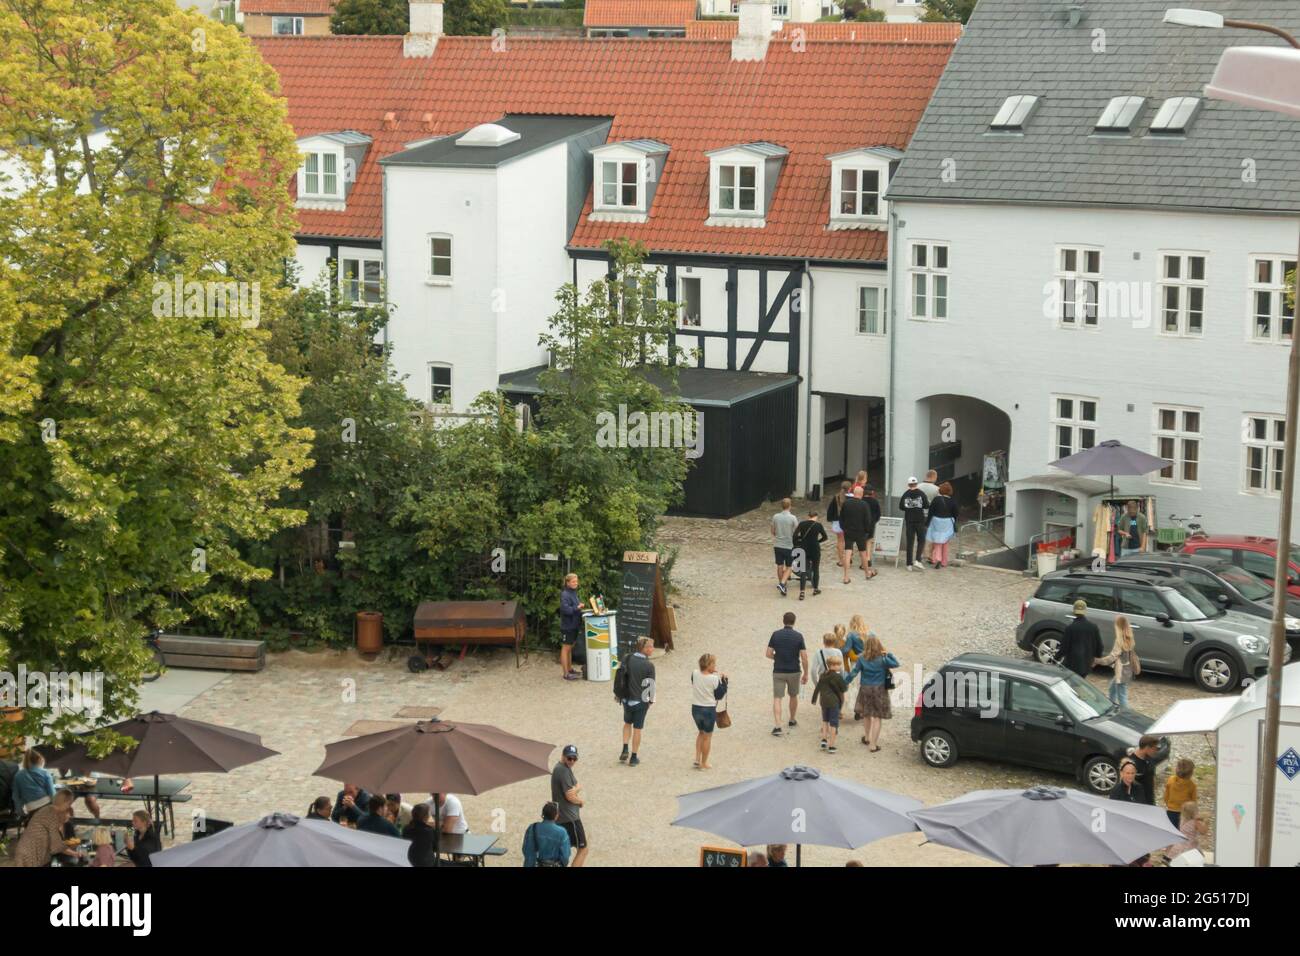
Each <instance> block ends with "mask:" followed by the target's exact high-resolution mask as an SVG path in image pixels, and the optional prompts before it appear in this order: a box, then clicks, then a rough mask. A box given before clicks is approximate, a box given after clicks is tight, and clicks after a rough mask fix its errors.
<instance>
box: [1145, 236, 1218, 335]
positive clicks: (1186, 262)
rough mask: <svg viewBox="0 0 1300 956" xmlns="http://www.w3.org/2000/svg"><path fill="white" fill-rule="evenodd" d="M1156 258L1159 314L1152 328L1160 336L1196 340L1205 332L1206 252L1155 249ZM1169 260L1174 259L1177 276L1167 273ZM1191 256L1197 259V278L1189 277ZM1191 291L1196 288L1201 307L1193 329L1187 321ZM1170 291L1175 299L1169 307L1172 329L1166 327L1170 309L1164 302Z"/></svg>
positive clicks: (1188, 320) (1190, 275)
mask: <svg viewBox="0 0 1300 956" xmlns="http://www.w3.org/2000/svg"><path fill="white" fill-rule="evenodd" d="M1159 257H1160V265H1159V269H1160V281H1159V283H1158V294H1159V298H1160V303H1159V310H1160V315H1159V319H1158V321H1157V322H1156V330H1157V331H1158V332H1159V333H1160V334H1161V335H1168V336H1172V337H1178V338H1193V339H1199V338H1200V337H1201V336H1203V335H1204V334H1205V297H1206V295H1207V292H1206V289H1207V287H1208V281H1207V279H1206V276H1207V275H1208V270H1209V265H1210V257H1209V254H1208V253H1206V252H1184V251H1181V250H1174V249H1164V250H1161V251H1160V252H1159ZM1170 259H1176V260H1178V275H1177V276H1170V275H1169V260H1170ZM1193 259H1200V260H1201V277H1200V278H1199V279H1195V278H1193V277H1192V274H1191V271H1192V270H1191V266H1192V260H1193ZM1193 290H1199V292H1200V298H1201V308H1200V313H1199V314H1200V321H1201V325H1200V328H1199V329H1196V330H1193V329H1192V324H1191V317H1192V314H1193V310H1192V306H1191V302H1192V294H1193ZM1170 292H1173V293H1174V295H1175V300H1176V301H1175V305H1174V307H1173V309H1172V312H1173V319H1174V328H1173V329H1170V328H1169V327H1168V321H1169V317H1170V316H1169V313H1170V311H1171V309H1170V308H1169V303H1168V302H1167V296H1168V295H1169V293H1170Z"/></svg>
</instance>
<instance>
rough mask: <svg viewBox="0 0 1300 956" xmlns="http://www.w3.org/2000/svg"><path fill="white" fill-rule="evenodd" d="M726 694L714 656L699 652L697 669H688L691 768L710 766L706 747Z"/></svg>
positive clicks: (699, 768) (706, 767) (724, 681)
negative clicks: (692, 745)
mask: <svg viewBox="0 0 1300 956" xmlns="http://www.w3.org/2000/svg"><path fill="white" fill-rule="evenodd" d="M726 696H727V675H726V674H719V673H718V659H717V657H715V656H714V655H712V654H701V655H700V669H699V670H697V671H691V719H693V720H694V721H695V769H696V770H711V769H713V768H711V767H710V766H709V749H710V748H711V747H712V746H713V729H714V727H716V726H717V724H718V704H719V703H720V702H721V701H722V699H723V698H724V697H726Z"/></svg>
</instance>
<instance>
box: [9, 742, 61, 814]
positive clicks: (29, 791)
mask: <svg viewBox="0 0 1300 956" xmlns="http://www.w3.org/2000/svg"><path fill="white" fill-rule="evenodd" d="M13 796H14V813H15V814H17V815H18V816H19V817H21V816H23V807H25V806H27V804H29V803H35V802H36V801H37V800H41V799H45V800H53V799H54V776H53V774H51V773H50V772H49V771H48V770H46V769H45V758H44V757H42V756H41V755H40V754H39V753H38V752H37V751H36V749H35V748H33V749H31V750H29V751H27V752H26V753H25V754H23V765H22V768H21V769H20V770H19V771H18V772H17V773H16V774H14V782H13Z"/></svg>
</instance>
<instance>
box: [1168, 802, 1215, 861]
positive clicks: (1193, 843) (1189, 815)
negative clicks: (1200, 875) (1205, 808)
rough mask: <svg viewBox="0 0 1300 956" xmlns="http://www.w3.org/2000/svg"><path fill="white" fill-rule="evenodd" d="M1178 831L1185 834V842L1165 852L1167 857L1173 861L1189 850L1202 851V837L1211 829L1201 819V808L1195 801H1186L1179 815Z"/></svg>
mask: <svg viewBox="0 0 1300 956" xmlns="http://www.w3.org/2000/svg"><path fill="white" fill-rule="evenodd" d="M1178 829H1179V831H1180V832H1181V833H1182V834H1183V842H1182V843H1175V844H1174V845H1173V846H1171V847H1170V848H1169V849H1168V850H1166V851H1165V856H1166V857H1168V858H1169V859H1171V860H1172V859H1173V858H1174V857H1176V856H1182V855H1183V854H1184V853H1186V852H1188V851H1189V850H1198V851H1199V850H1200V849H1201V837H1203V836H1205V835H1206V834H1207V833H1208V832H1209V830H1210V828H1209V827H1208V826H1206V825H1205V821H1204V820H1202V819H1201V810H1200V806H1199V805H1198V804H1197V803H1196V801H1195V800H1187V801H1184V803H1183V806H1182V811H1181V813H1180V814H1179V819H1178Z"/></svg>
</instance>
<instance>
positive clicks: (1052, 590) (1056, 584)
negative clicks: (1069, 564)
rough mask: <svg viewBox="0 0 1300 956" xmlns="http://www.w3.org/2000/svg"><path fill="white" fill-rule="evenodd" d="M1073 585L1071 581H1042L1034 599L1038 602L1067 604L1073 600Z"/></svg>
mask: <svg viewBox="0 0 1300 956" xmlns="http://www.w3.org/2000/svg"><path fill="white" fill-rule="evenodd" d="M1073 594H1074V583H1073V582H1072V581H1044V582H1043V583H1042V584H1041V585H1039V587H1038V593H1037V594H1035V595H1034V597H1036V598H1038V599H1039V600H1040V601H1057V602H1059V603H1061V604H1068V603H1070V602H1072V601H1073V600H1074V598H1073V597H1072V595H1073Z"/></svg>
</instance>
